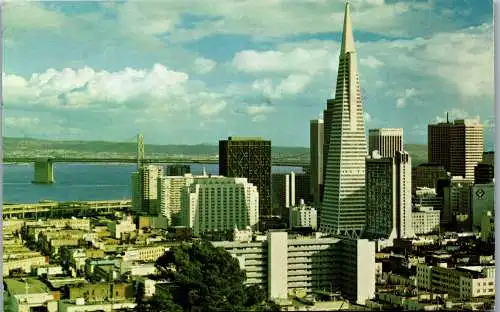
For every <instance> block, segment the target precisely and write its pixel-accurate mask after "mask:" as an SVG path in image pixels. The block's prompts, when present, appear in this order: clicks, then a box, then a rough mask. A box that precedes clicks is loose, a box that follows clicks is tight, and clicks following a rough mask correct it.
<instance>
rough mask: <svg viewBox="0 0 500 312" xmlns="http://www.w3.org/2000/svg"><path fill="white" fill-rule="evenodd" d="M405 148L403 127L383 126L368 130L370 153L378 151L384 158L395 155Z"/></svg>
mask: <svg viewBox="0 0 500 312" xmlns="http://www.w3.org/2000/svg"><path fill="white" fill-rule="evenodd" d="M402 150H403V129H402V128H381V129H370V130H368V153H369V154H370V155H371V154H372V152H373V151H378V153H379V154H380V156H382V157H383V158H387V157H393V156H394V155H395V154H396V152H399V151H402Z"/></svg>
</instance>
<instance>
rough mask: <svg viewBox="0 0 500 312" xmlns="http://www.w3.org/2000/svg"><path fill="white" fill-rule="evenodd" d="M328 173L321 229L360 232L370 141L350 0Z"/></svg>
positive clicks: (329, 126)
mask: <svg viewBox="0 0 500 312" xmlns="http://www.w3.org/2000/svg"><path fill="white" fill-rule="evenodd" d="M324 123H325V124H324V127H325V140H328V142H326V143H327V144H325V148H327V151H328V152H327V154H326V162H325V164H324V165H325V166H326V174H325V179H324V181H325V189H324V197H323V204H322V207H321V210H320V222H321V223H320V230H321V231H323V232H327V233H332V234H336V235H348V236H358V235H360V233H361V232H362V231H363V229H364V227H365V220H366V214H365V185H366V184H365V161H366V156H367V155H368V153H367V146H366V145H367V144H366V137H365V127H364V112H363V104H362V102H361V90H360V84H359V77H358V66H357V59H356V49H355V46H354V37H353V34H352V26H351V15H350V9H349V3H346V6H345V17H344V31H343V35H342V44H341V48H340V57H339V68H338V74H337V85H336V91H335V99H333V100H328V102H327V109H326V111H325V113H324Z"/></svg>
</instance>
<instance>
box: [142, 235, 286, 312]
mask: <svg viewBox="0 0 500 312" xmlns="http://www.w3.org/2000/svg"><path fill="white" fill-rule="evenodd" d="M156 266H157V268H158V270H159V271H160V275H161V277H162V278H164V279H165V280H168V281H169V282H168V285H167V287H166V289H167V291H158V290H157V294H155V295H154V296H153V298H151V300H149V301H145V302H143V301H141V300H139V301H140V302H139V304H138V307H137V310H138V311H153V310H155V311H167V310H168V311H200V312H202V311H235V312H236V311H279V307H278V306H277V305H275V304H273V303H271V302H268V301H267V300H266V297H267V296H266V292H265V290H264V289H263V288H262V287H260V286H258V285H252V286H247V285H245V284H244V282H245V279H246V276H245V272H244V271H243V270H241V269H240V267H239V264H238V260H237V259H235V258H234V257H232V256H231V255H230V254H229V253H228V252H227V251H226V250H224V249H223V248H216V247H214V246H213V245H212V244H211V243H210V242H208V241H201V242H196V243H193V244H183V245H181V246H177V247H174V248H172V249H171V250H170V251H168V252H166V253H165V254H164V255H163V256H161V257H160V258H159V259H158V260H157V262H156ZM162 290H163V289H162Z"/></svg>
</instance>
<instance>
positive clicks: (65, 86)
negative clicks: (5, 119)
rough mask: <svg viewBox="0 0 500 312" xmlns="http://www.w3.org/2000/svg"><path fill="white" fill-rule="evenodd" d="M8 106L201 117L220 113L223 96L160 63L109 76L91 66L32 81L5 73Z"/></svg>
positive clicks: (54, 72)
mask: <svg viewBox="0 0 500 312" xmlns="http://www.w3.org/2000/svg"><path fill="white" fill-rule="evenodd" d="M3 78H4V79H3V80H4V88H5V89H4V90H5V91H4V101H5V107H6V108H13V109H16V108H22V107H34V108H36V107H38V109H39V110H43V109H48V108H51V109H78V108H88V109H91V110H92V109H98V108H100V109H102V108H104V109H127V108H128V109H140V110H142V111H143V112H148V111H154V112H155V113H162V112H163V113H168V112H172V111H188V110H190V109H195V110H198V109H199V113H200V114H202V115H212V114H215V113H216V112H219V111H221V110H222V109H223V108H224V107H225V105H226V102H225V101H224V100H223V99H221V95H219V94H216V93H213V92H207V91H205V90H204V85H203V83H200V82H196V81H190V80H189V76H188V74H186V73H183V72H177V71H172V70H170V69H168V68H167V67H165V66H163V65H160V64H156V65H155V66H153V68H152V69H150V70H143V69H132V68H125V69H124V70H121V71H118V72H114V73H110V72H107V71H95V70H94V69H91V68H88V67H86V68H83V69H79V70H73V69H69V68H66V69H63V70H62V71H57V70H55V69H49V70H47V71H46V72H44V73H41V74H33V75H32V76H31V77H30V78H29V79H25V78H23V77H21V76H17V75H13V74H4V77H3Z"/></svg>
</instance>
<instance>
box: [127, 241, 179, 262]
mask: <svg viewBox="0 0 500 312" xmlns="http://www.w3.org/2000/svg"><path fill="white" fill-rule="evenodd" d="M169 249H170V247H169V246H165V245H163V244H162V245H158V246H146V247H131V248H129V249H127V250H126V251H125V253H124V255H123V261H144V262H148V261H156V260H157V259H158V258H160V257H161V256H163V254H164V253H165V252H166V251H168V250H169Z"/></svg>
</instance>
